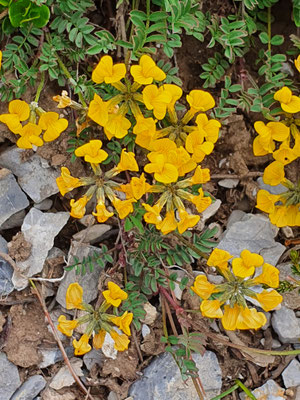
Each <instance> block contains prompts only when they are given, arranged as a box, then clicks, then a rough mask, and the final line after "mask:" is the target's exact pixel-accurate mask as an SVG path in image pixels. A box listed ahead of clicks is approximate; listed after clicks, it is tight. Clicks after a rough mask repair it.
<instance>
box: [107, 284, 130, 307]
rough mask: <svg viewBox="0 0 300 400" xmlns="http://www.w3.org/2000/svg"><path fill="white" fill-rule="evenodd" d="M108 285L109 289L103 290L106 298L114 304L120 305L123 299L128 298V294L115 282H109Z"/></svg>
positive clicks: (115, 305)
mask: <svg viewBox="0 0 300 400" xmlns="http://www.w3.org/2000/svg"><path fill="white" fill-rule="evenodd" d="M107 286H108V290H104V292H102V294H103V296H104V298H105V300H106V301H107V303H109V304H111V305H112V306H114V307H119V305H120V304H121V302H122V300H126V299H127V297H128V294H127V293H126V292H124V290H122V289H121V288H120V287H119V286H118V285H117V284H116V283H114V282H108V284H107Z"/></svg>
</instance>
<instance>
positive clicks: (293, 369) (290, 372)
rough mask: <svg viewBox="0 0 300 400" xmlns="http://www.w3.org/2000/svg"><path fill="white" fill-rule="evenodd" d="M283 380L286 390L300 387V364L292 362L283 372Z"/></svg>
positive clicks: (295, 361)
mask: <svg viewBox="0 0 300 400" xmlns="http://www.w3.org/2000/svg"><path fill="white" fill-rule="evenodd" d="M282 379H283V383H284V386H285V387H286V388H290V387H294V386H300V362H299V361H297V360H295V359H294V360H292V361H291V362H290V363H289V365H288V366H287V367H286V368H285V370H284V371H283V372H282Z"/></svg>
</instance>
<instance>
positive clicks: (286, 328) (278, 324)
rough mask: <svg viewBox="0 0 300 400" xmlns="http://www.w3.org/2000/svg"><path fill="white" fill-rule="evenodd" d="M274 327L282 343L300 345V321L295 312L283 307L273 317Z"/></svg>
mask: <svg viewBox="0 0 300 400" xmlns="http://www.w3.org/2000/svg"><path fill="white" fill-rule="evenodd" d="M272 327H273V329H274V331H275V332H276V333H277V335H278V337H279V340H280V341H281V343H299V338H300V319H298V318H297V317H296V315H295V313H294V311H293V310H290V309H289V308H286V307H284V306H282V307H281V309H280V310H276V311H274V312H273V315H272Z"/></svg>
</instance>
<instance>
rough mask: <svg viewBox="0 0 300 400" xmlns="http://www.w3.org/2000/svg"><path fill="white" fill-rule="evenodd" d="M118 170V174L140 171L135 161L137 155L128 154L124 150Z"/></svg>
mask: <svg viewBox="0 0 300 400" xmlns="http://www.w3.org/2000/svg"><path fill="white" fill-rule="evenodd" d="M116 169H117V170H118V172H122V171H135V172H136V171H138V170H139V167H138V165H137V162H136V159H135V154H134V153H132V152H131V151H129V152H127V151H126V150H125V149H123V150H122V152H121V157H120V161H119V164H118V165H117V167H116Z"/></svg>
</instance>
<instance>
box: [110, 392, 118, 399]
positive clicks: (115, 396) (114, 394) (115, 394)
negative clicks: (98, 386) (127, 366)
mask: <svg viewBox="0 0 300 400" xmlns="http://www.w3.org/2000/svg"><path fill="white" fill-rule="evenodd" d="M107 400H119V396H118V395H117V393H116V392H110V393H109V395H108V397H107Z"/></svg>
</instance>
